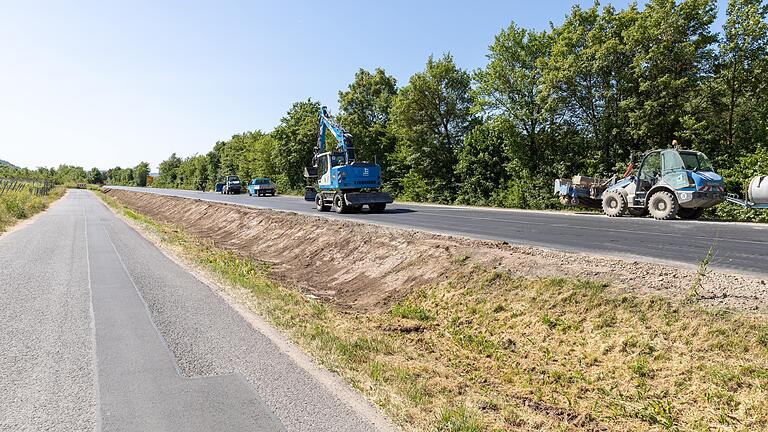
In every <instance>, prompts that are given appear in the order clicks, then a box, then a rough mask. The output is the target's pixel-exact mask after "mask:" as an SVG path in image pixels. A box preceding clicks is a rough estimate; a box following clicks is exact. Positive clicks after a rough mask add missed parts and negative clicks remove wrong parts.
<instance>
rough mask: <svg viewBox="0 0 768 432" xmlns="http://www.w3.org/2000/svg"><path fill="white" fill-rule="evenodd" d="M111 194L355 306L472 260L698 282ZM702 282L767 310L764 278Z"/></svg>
mask: <svg viewBox="0 0 768 432" xmlns="http://www.w3.org/2000/svg"><path fill="white" fill-rule="evenodd" d="M106 192H107V193H108V194H109V196H111V197H113V198H115V199H117V200H118V201H120V202H121V203H123V204H124V205H126V206H127V207H129V208H131V209H133V210H136V211H138V212H140V213H142V214H145V215H147V216H149V217H151V218H153V219H155V220H157V221H159V222H166V223H172V224H178V225H181V226H183V227H184V228H185V229H186V230H187V231H188V232H190V233H192V234H194V235H196V236H199V237H202V238H206V239H210V240H212V241H213V242H214V243H215V244H216V245H217V246H219V247H223V248H226V249H230V250H233V251H236V252H238V253H240V254H243V255H246V256H250V257H252V258H254V259H256V260H260V261H264V262H268V263H270V264H271V268H272V274H273V275H275V276H277V277H279V278H280V279H281V280H282V281H284V282H288V283H290V284H292V285H293V286H296V287H298V288H299V289H301V290H302V291H303V292H305V293H306V294H307V295H311V296H315V297H319V298H323V299H326V300H328V301H331V302H333V303H335V304H337V305H339V306H341V307H343V308H346V309H351V310H360V311H370V310H381V309H384V308H386V307H388V306H389V305H391V304H392V303H393V302H395V301H397V300H398V299H400V298H402V297H403V296H405V295H406V294H408V293H409V292H410V291H411V290H412V289H414V288H417V287H420V286H423V285H426V284H428V283H434V282H439V281H441V280H443V279H445V278H447V277H448V275H449V274H450V272H451V271H452V270H454V269H455V268H456V267H457V266H458V265H459V264H466V263H468V262H469V263H480V264H483V265H486V266H489V267H492V268H496V269H500V270H504V271H508V272H509V273H511V274H512V275H515V276H523V277H551V276H565V277H577V278H584V279H592V280H602V281H605V282H607V283H610V284H611V285H612V289H618V290H627V291H630V292H637V293H655V294H664V295H668V296H671V297H684V296H688V295H690V293H691V291H692V286H693V285H694V282H695V281H696V280H697V272H696V270H694V269H685V268H677V267H674V266H665V265H659V264H651V263H646V262H639V261H632V260H623V259H616V258H608V257H602V256H595V255H589V254H579V253H570V252H561V251H554V250H548V249H544V248H537V247H530V246H514V245H509V244H506V243H503V242H492V241H482V240H473V239H467V238H463V237H454V236H446V235H437V234H430V233H425V232H420V231H413V230H405V229H396V228H389V227H382V226H377V225H370V224H364V223H357V222H348V221H339V220H334V219H329V218H324V217H315V216H306V215H300V214H296V213H288V212H279V211H273V210H263V209H254V208H248V207H243V206H237V205H229V204H221V203H212V202H207V201H201V200H194V199H188V198H178V197H170V196H161V195H156V194H145V193H138V192H132V191H124V190H108V191H106ZM702 258H703V257H702ZM699 279H701V287H700V288H699V290H698V291H699V294H700V296H699V301H700V302H702V303H703V304H705V305H707V306H716V307H725V308H729V309H737V310H750V311H758V312H766V311H768V302H767V301H766V300H768V286H767V285H766V282H765V280H762V279H758V278H753V277H748V276H742V275H734V274H728V273H719V272H709V273H708V274H707V275H706V276H705V277H703V278H699Z"/></svg>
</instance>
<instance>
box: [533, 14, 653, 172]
mask: <svg viewBox="0 0 768 432" xmlns="http://www.w3.org/2000/svg"><path fill="white" fill-rule="evenodd" d="M639 17H640V12H639V11H638V10H637V7H636V5H634V4H633V5H630V7H629V9H627V10H625V11H621V12H617V11H616V10H615V9H614V8H613V7H612V6H608V7H605V8H603V9H602V10H601V9H600V8H599V5H598V4H597V3H596V4H595V5H594V6H592V7H591V8H589V9H586V10H582V9H581V8H580V7H579V6H574V8H573V10H572V11H571V13H570V15H568V17H567V18H566V20H565V22H564V23H563V25H562V26H560V27H558V28H555V29H553V32H552V33H553V34H552V46H551V49H550V52H549V53H548V55H546V56H540V59H541V60H540V62H539V63H540V64H541V66H542V70H543V79H542V81H543V83H544V89H545V91H546V100H547V104H548V108H549V111H550V112H553V113H556V114H557V115H558V116H559V117H560V118H562V119H563V121H564V123H567V126H569V127H573V128H575V129H576V130H578V131H579V134H580V136H581V137H582V138H583V141H584V142H585V143H586V144H587V146H588V147H587V148H580V147H578V146H576V145H575V144H576V143H571V145H570V146H569V148H568V149H561V151H566V152H567V156H568V157H571V158H579V157H583V156H582V155H591V156H587V157H588V158H589V159H592V161H591V163H588V164H589V165H592V168H591V169H590V171H595V172H596V173H598V174H607V173H610V172H611V170H612V169H613V167H614V160H615V159H616V158H617V157H618V158H621V159H623V158H626V157H627V156H628V155H629V153H630V150H631V149H632V148H635V147H638V146H637V145H636V144H635V143H634V139H633V134H632V131H631V128H630V121H629V113H628V110H627V109H626V107H625V104H626V101H627V100H628V99H629V98H631V97H632V96H636V94H637V87H638V86H637V80H636V79H635V77H634V75H633V71H632V62H633V60H634V57H633V53H634V50H633V48H632V47H631V46H629V45H628V43H627V41H626V39H625V35H626V34H627V32H628V31H629V30H630V29H632V28H633V26H635V25H636V23H637V21H638V19H639Z"/></svg>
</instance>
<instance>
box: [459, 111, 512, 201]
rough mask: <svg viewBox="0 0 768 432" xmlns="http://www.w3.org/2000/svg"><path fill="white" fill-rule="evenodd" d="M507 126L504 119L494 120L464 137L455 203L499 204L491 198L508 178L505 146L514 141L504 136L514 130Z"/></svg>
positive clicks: (507, 156)
mask: <svg viewBox="0 0 768 432" xmlns="http://www.w3.org/2000/svg"><path fill="white" fill-rule="evenodd" d="M506 123H507V121H506V119H505V118H504V117H497V118H494V119H492V120H491V121H488V122H485V123H484V124H482V125H480V126H478V127H476V128H474V129H473V130H472V131H471V132H470V133H469V134H467V137H466V139H465V140H464V146H463V147H462V148H461V150H460V152H459V158H458V163H457V165H456V174H457V175H458V176H459V178H460V179H461V191H460V193H459V196H458V200H457V202H458V203H461V204H473V205H499V204H500V203H499V202H498V200H495V199H494V198H495V197H496V196H498V194H499V191H500V190H501V189H502V186H503V185H504V184H505V183H506V181H507V180H508V178H509V177H508V173H507V166H508V164H509V163H510V157H509V154H510V151H509V149H508V148H507V147H508V146H509V144H510V143H511V142H513V141H514V139H512V138H511V137H509V136H507V134H508V133H514V131H515V129H514V128H513V127H510V126H509V125H507V124H506Z"/></svg>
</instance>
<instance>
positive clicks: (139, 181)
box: [0, 162, 149, 187]
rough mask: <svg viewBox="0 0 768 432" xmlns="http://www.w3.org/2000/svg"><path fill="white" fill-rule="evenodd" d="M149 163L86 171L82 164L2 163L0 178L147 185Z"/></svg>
mask: <svg viewBox="0 0 768 432" xmlns="http://www.w3.org/2000/svg"><path fill="white" fill-rule="evenodd" d="M148 177H149V163H147V162H141V163H139V164H138V165H137V166H135V167H132V168H120V167H115V168H110V169H108V170H105V171H103V170H100V169H99V168H92V169H91V170H90V171H86V170H85V169H84V168H83V167H81V166H74V165H59V166H58V167H56V168H46V167H41V168H37V169H29V168H17V167H12V166H8V165H0V178H24V179H33V180H48V181H52V182H54V183H56V184H61V185H66V184H73V183H91V184H102V185H103V184H107V185H123V186H142V187H143V186H147V183H148Z"/></svg>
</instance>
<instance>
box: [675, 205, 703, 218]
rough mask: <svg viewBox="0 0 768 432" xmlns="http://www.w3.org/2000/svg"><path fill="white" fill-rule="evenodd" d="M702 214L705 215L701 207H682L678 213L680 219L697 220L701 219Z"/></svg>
mask: <svg viewBox="0 0 768 432" xmlns="http://www.w3.org/2000/svg"><path fill="white" fill-rule="evenodd" d="M702 213H704V209H703V208H701V207H696V208H683V207H680V210H678V211H677V216H678V217H679V218H680V219H686V220H696V219H698V218H700V217H701V214H702Z"/></svg>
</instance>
